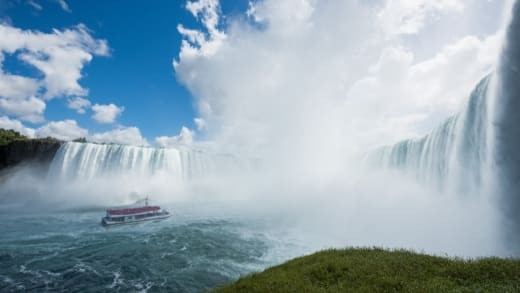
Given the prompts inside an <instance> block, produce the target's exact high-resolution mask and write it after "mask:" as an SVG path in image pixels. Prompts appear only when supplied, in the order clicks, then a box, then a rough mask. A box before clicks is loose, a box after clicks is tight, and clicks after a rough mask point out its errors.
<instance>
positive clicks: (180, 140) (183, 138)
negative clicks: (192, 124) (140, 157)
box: [155, 126, 195, 147]
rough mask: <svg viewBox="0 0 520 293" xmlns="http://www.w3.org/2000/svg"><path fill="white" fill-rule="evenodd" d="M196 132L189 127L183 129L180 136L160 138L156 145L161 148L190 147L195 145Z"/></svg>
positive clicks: (157, 139)
mask: <svg viewBox="0 0 520 293" xmlns="http://www.w3.org/2000/svg"><path fill="white" fill-rule="evenodd" d="M194 136H195V132H194V131H193V130H190V129H189V128H187V127H184V126H183V127H182V128H181V131H180V133H179V134H178V135H175V136H159V137H157V138H155V143H156V144H157V145H158V146H159V147H176V146H181V145H183V146H190V145H192V144H193V138H194Z"/></svg>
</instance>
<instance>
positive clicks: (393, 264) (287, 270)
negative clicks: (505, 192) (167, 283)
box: [215, 248, 520, 292]
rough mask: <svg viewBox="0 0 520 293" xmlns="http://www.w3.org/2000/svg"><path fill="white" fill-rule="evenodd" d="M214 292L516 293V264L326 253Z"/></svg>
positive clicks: (374, 251)
mask: <svg viewBox="0 0 520 293" xmlns="http://www.w3.org/2000/svg"><path fill="white" fill-rule="evenodd" d="M215 291H216V292H520V260H518V259H500V258H482V259H476V260H463V259H451V258H443V257H437V256H431V255H425V254H418V253H414V252H410V251H405V250H396V251H389V250H383V249H378V248H371V249H369V248H349V249H341V250H335V249H334V250H326V251H321V252H317V253H314V254H312V255H308V256H304V257H299V258H296V259H293V260H290V261H288V262H286V263H284V264H282V265H279V266H275V267H272V268H269V269H267V270H265V271H263V272H261V273H254V274H252V275H250V276H247V277H244V278H241V279H239V280H238V281H236V282H235V283H233V284H230V285H227V286H225V287H222V288H219V289H217V290H215Z"/></svg>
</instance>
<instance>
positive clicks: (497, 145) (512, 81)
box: [492, 1, 520, 253]
mask: <svg viewBox="0 0 520 293" xmlns="http://www.w3.org/2000/svg"><path fill="white" fill-rule="evenodd" d="M506 40H507V41H506V43H505V47H504V49H503V51H502V55H501V56H500V62H499V65H498V68H497V81H496V99H495V100H494V104H493V107H494V108H495V117H496V118H495V119H494V121H493V124H492V127H493V130H494V137H493V141H494V145H493V152H492V154H493V156H494V158H495V166H494V168H495V169H496V172H495V176H496V178H495V180H496V190H497V194H498V195H499V196H500V201H501V206H502V207H503V213H504V215H505V231H506V235H507V239H508V241H509V242H510V243H512V245H511V246H513V247H514V248H515V249H516V253H520V213H519V210H520V114H519V111H520V72H519V71H520V1H516V2H515V4H514V6H513V10H512V19H511V22H510V24H509V27H508V30H507V33H506Z"/></svg>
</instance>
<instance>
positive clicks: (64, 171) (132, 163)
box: [49, 142, 247, 181]
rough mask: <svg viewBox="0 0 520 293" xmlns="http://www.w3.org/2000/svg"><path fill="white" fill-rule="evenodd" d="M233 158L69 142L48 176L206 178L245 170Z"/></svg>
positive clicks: (68, 177) (59, 154)
mask: <svg viewBox="0 0 520 293" xmlns="http://www.w3.org/2000/svg"><path fill="white" fill-rule="evenodd" d="M245 167H247V166H246V165H245V164H243V162H240V161H239V160H237V159H236V158H234V157H233V156H226V155H214V154H208V153H206V152H203V151H198V150H191V149H187V148H178V149H177V148H152V147H137V146H127V145H116V144H93V143H78V142H67V143H65V144H63V145H62V146H61V147H60V149H59V150H58V152H57V153H56V155H55V156H54V159H53V161H52V162H51V166H50V169H49V176H51V177H52V178H57V179H63V180H74V179H79V180H83V181H87V180H91V179H94V178H99V177H104V176H119V175H133V176H138V177H139V178H147V177H150V176H153V175H157V174H162V175H167V176H169V177H170V178H171V179H172V180H177V181H187V180H191V179H197V178H203V177H204V176H209V175H212V174H216V172H217V171H218V172H223V171H225V170H230V169H231V168H237V169H241V168H245Z"/></svg>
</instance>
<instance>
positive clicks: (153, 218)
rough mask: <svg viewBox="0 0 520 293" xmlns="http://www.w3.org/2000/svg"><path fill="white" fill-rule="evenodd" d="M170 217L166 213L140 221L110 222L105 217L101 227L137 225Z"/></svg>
mask: <svg viewBox="0 0 520 293" xmlns="http://www.w3.org/2000/svg"><path fill="white" fill-rule="evenodd" d="M170 216H171V214H170V213H168V214H163V215H157V216H151V217H146V218H141V219H131V220H124V221H111V220H110V219H108V218H107V217H104V218H103V219H101V225H102V226H105V227H108V226H119V225H126V224H138V223H142V222H149V221H160V220H164V219H167V218H169V217H170Z"/></svg>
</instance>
